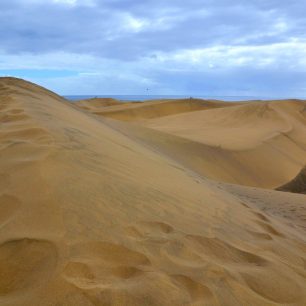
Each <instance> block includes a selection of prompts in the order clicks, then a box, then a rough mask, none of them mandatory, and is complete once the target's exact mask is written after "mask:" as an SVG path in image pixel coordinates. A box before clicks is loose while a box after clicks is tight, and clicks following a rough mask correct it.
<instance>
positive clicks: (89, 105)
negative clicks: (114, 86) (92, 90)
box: [74, 98, 122, 112]
mask: <svg viewBox="0 0 306 306" xmlns="http://www.w3.org/2000/svg"><path fill="white" fill-rule="evenodd" d="M74 103H75V105H77V106H78V107H80V108H82V109H85V110H88V111H92V112H94V111H97V110H98V111H99V110H100V109H101V107H106V106H113V105H121V104H122V103H121V102H120V101H118V100H116V99H112V98H92V99H86V100H79V101H76V102H74Z"/></svg>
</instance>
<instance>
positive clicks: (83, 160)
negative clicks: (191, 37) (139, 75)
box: [0, 78, 306, 306]
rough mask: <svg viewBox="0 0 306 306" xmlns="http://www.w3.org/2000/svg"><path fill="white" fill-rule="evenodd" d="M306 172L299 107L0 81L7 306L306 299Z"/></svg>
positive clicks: (304, 122)
mask: <svg viewBox="0 0 306 306" xmlns="http://www.w3.org/2000/svg"><path fill="white" fill-rule="evenodd" d="M305 165H306V102H305V101H302V100H286V101H247V102H239V103H238V102H237V103H228V102H223V101H214V100H199V99H185V100H159V101H148V102H143V103H136V102H134V103H132V102H131V103H121V102H119V101H116V100H113V99H93V100H84V101H79V102H76V103H72V102H69V101H67V100H65V99H64V98H62V97H61V96H59V95H57V94H55V93H53V92H51V91H49V90H47V89H45V88H42V87H40V86H38V85H35V84H32V83H29V82H27V81H24V80H21V79H15V78H0V276H1V277H0V305H3V306H8V305H14V306H21V305H25V306H41V305H48V306H49V305H50V306H51V305H54V306H55V305H56V306H61V305H65V306H72V305H85V306H87V305H88V306H92V305H105V306H106V305H107V306H108V305H118V306H119V305H130V306H134V305H141V306H145V305H156V306H161V305H169V306H170V305H171V306H173V305H179V306H181V305H182V306H183V305H184V306H185V305H186V306H187V305H190V306H191V305H192V306H200V305H209V306H210V305H211V306H214V305H226V306H227V305H228V306H236V305H242V306H245V305H252V306H257V305H265V306H276V305H286V306H287V305H292V306H294V305H296V306H303V305H306V290H305V288H306V235H305V234H306V196H305V192H306V191H305V190H306V180H305Z"/></svg>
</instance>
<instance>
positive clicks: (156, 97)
mask: <svg viewBox="0 0 306 306" xmlns="http://www.w3.org/2000/svg"><path fill="white" fill-rule="evenodd" d="M64 98H66V99H68V100H71V101H77V100H84V99H91V98H113V99H117V100H120V101H122V102H129V101H139V102H142V101H146V100H159V99H184V98H197V99H212V100H223V101H248V100H274V99H275V100H276V99H287V98H284V97H282V98H280V97H265V96H206V95H112V94H109V95H72V96H64ZM288 99H290V98H289V97H288Z"/></svg>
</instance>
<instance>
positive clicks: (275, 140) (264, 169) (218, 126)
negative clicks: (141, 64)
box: [104, 100, 306, 188]
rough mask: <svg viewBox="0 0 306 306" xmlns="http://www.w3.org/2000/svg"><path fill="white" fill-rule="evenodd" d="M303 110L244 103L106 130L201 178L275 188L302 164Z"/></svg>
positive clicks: (292, 104)
mask: <svg viewBox="0 0 306 306" xmlns="http://www.w3.org/2000/svg"><path fill="white" fill-rule="evenodd" d="M304 109H305V102H304V101H295V100H292V101H270V102H247V103H236V104H230V105H229V106H227V107H219V108H214V109H206V110H198V111H193V112H186V113H180V114H175V115H170V116H162V117H159V118H153V119H148V120H142V121H136V122H134V124H133V125H131V124H130V123H128V124H127V123H125V122H118V121H112V120H108V121H107V124H109V125H111V126H112V127H113V128H116V129H118V130H120V131H121V132H123V133H125V134H126V135H129V136H130V137H132V138H133V139H135V140H137V141H140V142H141V143H142V144H146V145H147V146H150V147H151V148H152V149H154V150H158V151H159V152H160V153H162V154H166V155H167V156H169V157H170V158H173V159H175V160H179V161H180V162H181V163H183V164H184V165H185V166H187V167H188V168H190V169H192V170H193V171H195V172H197V173H199V174H201V175H204V176H205V177H209V178H211V179H216V180H221V181H224V182H229V183H235V184H242V185H249V186H255V187H264V188H276V187H278V186H280V185H282V184H285V183H286V182H288V181H289V180H291V179H292V178H293V177H294V176H295V175H296V173H297V172H299V171H300V169H301V168H302V167H303V165H304V164H305V162H306V137H305V135H306V112H305V110H304ZM104 122H105V120H104Z"/></svg>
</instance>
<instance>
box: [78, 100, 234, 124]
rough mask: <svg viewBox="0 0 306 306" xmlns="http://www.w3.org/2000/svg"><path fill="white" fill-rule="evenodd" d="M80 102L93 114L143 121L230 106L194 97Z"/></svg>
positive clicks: (221, 102)
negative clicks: (98, 103) (123, 101)
mask: <svg viewBox="0 0 306 306" xmlns="http://www.w3.org/2000/svg"><path fill="white" fill-rule="evenodd" d="M80 103H82V104H83V103H86V107H87V111H89V112H91V113H93V114H96V115H102V116H103V117H108V118H113V119H118V120H123V121H141V120H143V119H148V118H160V117H164V116H169V115H173V114H179V113H185V112H193V111H197V110H204V109H210V108H218V107H226V106H230V105H229V103H225V102H223V101H209V100H201V99H194V98H190V99H177V100H171V99H170V100H169V99H164V100H151V101H150V100H148V101H146V102H145V103H142V102H134V103H131V102H127V103H126V102H125V103H120V104H119V105H109V106H108V107H103V106H105V105H103V106H102V107H99V106H98V107H97V105H96V104H95V103H91V101H85V102H83V101H80V102H79V104H80ZM233 105H234V103H233Z"/></svg>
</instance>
